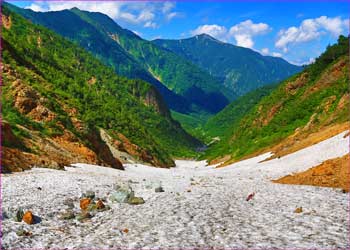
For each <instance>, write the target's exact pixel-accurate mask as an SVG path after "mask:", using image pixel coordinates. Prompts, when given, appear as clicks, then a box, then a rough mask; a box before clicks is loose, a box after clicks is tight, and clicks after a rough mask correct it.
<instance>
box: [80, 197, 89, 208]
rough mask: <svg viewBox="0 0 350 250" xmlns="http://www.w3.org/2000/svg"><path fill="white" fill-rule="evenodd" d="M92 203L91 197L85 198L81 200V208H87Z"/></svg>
mask: <svg viewBox="0 0 350 250" xmlns="http://www.w3.org/2000/svg"><path fill="white" fill-rule="evenodd" d="M90 203H91V199H90V198H84V199H81V200H80V208H81V209H82V210H86V209H87V208H88V206H89V205H90Z"/></svg>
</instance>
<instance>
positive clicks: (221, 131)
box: [203, 85, 276, 138]
mask: <svg viewBox="0 0 350 250" xmlns="http://www.w3.org/2000/svg"><path fill="white" fill-rule="evenodd" d="M275 88H276V85H269V86H264V87H261V88H258V89H256V90H254V91H251V92H249V93H248V94H246V95H244V96H241V97H239V98H238V99H237V100H235V101H233V102H232V103H230V104H229V105H228V106H227V107H226V108H224V109H223V110H222V111H221V112H219V113H218V114H216V115H215V116H213V117H211V118H210V119H209V120H208V121H207V122H206V124H205V126H204V128H203V129H204V131H205V132H206V136H207V137H209V138H213V137H220V138H224V136H225V135H226V133H227V131H228V130H229V129H230V128H232V127H234V126H235V125H237V122H239V121H240V119H241V118H242V117H243V116H244V115H246V114H247V113H248V112H249V111H250V110H251V109H252V108H253V107H254V106H255V105H256V104H257V103H258V102H259V101H260V100H261V99H262V98H263V97H264V96H267V95H268V94H270V93H271V91H272V90H273V89H275Z"/></svg>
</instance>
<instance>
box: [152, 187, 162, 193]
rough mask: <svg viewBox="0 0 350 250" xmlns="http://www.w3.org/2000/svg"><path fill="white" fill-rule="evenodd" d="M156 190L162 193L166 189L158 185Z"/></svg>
mask: <svg viewBox="0 0 350 250" xmlns="http://www.w3.org/2000/svg"><path fill="white" fill-rule="evenodd" d="M154 191H155V192H156V193H162V192H164V189H163V188H162V187H156V188H155V190H154Z"/></svg>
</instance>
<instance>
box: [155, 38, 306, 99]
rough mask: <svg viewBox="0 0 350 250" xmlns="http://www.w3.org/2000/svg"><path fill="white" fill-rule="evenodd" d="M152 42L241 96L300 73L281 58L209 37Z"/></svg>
mask: <svg viewBox="0 0 350 250" xmlns="http://www.w3.org/2000/svg"><path fill="white" fill-rule="evenodd" d="M153 43H154V44H157V45H159V46H162V47H164V48H166V49H168V50H170V51H173V52H175V53H176V54H178V55H180V56H182V57H183V58H186V59H187V60H190V61H191V62H193V63H194V64H196V65H198V66H200V67H201V68H202V69H205V70H207V71H208V72H210V74H211V75H212V76H215V77H216V78H219V79H221V81H222V82H223V84H224V86H225V87H227V88H228V89H229V90H231V91H233V92H234V93H235V94H236V95H238V96H241V95H243V94H245V93H247V92H249V91H252V90H254V89H256V88H259V87H262V86H264V85H266V84H272V83H276V82H279V81H281V80H284V79H285V78H287V77H289V76H291V75H293V74H295V73H297V72H299V71H300V70H301V67H298V66H295V65H292V64H290V63H288V62H287V61H285V60H283V59H282V58H277V57H271V56H262V55H260V54H259V53H257V52H255V51H253V50H251V49H247V48H243V47H238V46H235V45H232V44H229V43H223V42H221V41H218V40H216V39H215V38H213V37H211V36H209V35H206V34H202V35H198V36H195V37H192V38H188V39H181V40H162V39H158V40H154V41H153Z"/></svg>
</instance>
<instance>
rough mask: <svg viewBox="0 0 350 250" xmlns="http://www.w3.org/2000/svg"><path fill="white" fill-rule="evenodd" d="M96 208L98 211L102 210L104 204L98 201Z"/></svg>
mask: <svg viewBox="0 0 350 250" xmlns="http://www.w3.org/2000/svg"><path fill="white" fill-rule="evenodd" d="M96 208H97V209H98V210H100V209H103V208H105V204H104V203H103V202H102V201H101V200H98V201H97V203H96Z"/></svg>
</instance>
